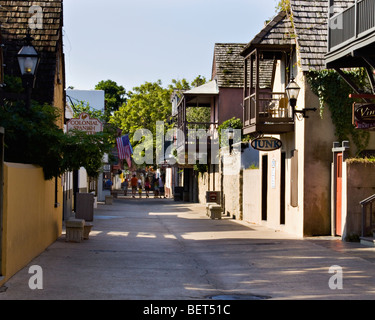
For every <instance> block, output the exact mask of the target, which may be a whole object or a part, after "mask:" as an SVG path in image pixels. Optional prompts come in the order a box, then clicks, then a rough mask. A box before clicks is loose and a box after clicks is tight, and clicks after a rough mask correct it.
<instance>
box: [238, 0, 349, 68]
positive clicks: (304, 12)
mask: <svg viewBox="0 0 375 320" xmlns="http://www.w3.org/2000/svg"><path fill="white" fill-rule="evenodd" d="M353 2H354V0H347V1H335V3H334V5H335V7H334V11H335V12H337V11H340V10H342V9H345V8H347V7H348V6H350V5H352V4H353ZM290 5H291V12H290V13H291V15H290V13H289V14H287V13H286V12H280V13H278V14H277V15H276V16H275V17H274V18H273V19H272V20H271V21H270V22H269V23H268V24H267V25H266V26H265V27H264V28H263V29H262V30H261V32H259V33H258V34H257V35H256V36H255V37H254V39H253V40H252V41H250V42H249V43H248V44H247V45H246V47H245V48H244V51H243V52H242V54H243V55H246V54H247V53H248V52H249V50H251V48H252V47H253V46H255V45H289V44H290V45H293V44H294V45H295V44H297V47H298V48H299V54H300V65H301V68H302V70H303V71H309V70H311V69H315V70H321V69H324V68H325V58H324V55H325V54H326V53H327V18H328V1H327V0H310V1H307V0H301V1H300V0H290ZM291 16H292V20H291V18H290V17H291ZM291 21H293V25H294V28H293V26H292V23H291ZM296 41H297V43H296Z"/></svg>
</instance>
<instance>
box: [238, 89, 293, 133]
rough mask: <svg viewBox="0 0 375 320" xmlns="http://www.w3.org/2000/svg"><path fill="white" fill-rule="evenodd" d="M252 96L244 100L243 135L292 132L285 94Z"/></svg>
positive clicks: (291, 121)
mask: <svg viewBox="0 0 375 320" xmlns="http://www.w3.org/2000/svg"><path fill="white" fill-rule="evenodd" d="M256 96H257V95H256V94H255V93H254V94H252V95H251V96H249V97H246V98H245V101H244V102H245V104H244V128H243V133H244V134H249V133H254V132H258V133H275V134H280V133H286V132H290V131H293V130H294V121H293V114H292V108H291V107H290V106H289V104H288V98H287V97H286V94H285V93H281V92H272V93H261V94H259V97H258V98H256Z"/></svg>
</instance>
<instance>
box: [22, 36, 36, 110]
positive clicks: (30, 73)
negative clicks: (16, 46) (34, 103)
mask: <svg viewBox="0 0 375 320" xmlns="http://www.w3.org/2000/svg"><path fill="white" fill-rule="evenodd" d="M24 40H25V42H26V44H25V45H24V46H23V47H22V48H21V50H20V51H19V52H18V55H17V59H18V64H19V67H20V71H21V76H22V82H23V85H24V87H25V90H26V108H27V109H29V108H30V101H31V91H32V89H33V88H34V84H35V73H36V70H37V68H38V64H39V54H38V53H37V51H36V50H35V48H34V47H33V45H32V44H31V41H32V40H33V38H32V37H31V36H30V34H27V36H26V38H25V39H24Z"/></svg>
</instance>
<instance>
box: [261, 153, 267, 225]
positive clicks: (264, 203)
mask: <svg viewBox="0 0 375 320" xmlns="http://www.w3.org/2000/svg"><path fill="white" fill-rule="evenodd" d="M267 200H268V155H264V156H262V220H264V221H267Z"/></svg>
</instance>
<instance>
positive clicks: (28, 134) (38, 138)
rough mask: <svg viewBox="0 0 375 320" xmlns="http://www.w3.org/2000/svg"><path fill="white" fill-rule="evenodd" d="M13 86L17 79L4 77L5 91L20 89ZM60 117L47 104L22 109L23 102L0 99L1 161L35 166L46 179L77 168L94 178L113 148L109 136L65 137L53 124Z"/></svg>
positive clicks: (53, 108)
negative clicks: (2, 151) (3, 148)
mask: <svg viewBox="0 0 375 320" xmlns="http://www.w3.org/2000/svg"><path fill="white" fill-rule="evenodd" d="M17 83H19V81H17V79H14V78H7V79H6V84H7V86H6V90H8V91H9V92H17V91H19V90H21V89H20V87H19V86H18V85H17ZM60 117H61V115H60V114H59V113H58V111H57V108H55V107H53V106H51V105H48V104H43V105H41V104H39V103H38V102H36V101H32V105H31V108H30V109H29V110H25V104H24V102H23V101H11V100H3V101H2V104H1V107H0V126H1V127H4V129H5V132H6V134H5V150H4V157H5V161H8V162H18V163H29V164H35V165H39V166H41V167H42V168H43V171H44V176H45V179H46V180H50V179H52V178H53V177H57V176H60V175H61V174H62V173H64V172H65V171H67V170H74V169H79V168H80V167H85V168H86V170H87V171H88V174H89V175H90V176H96V175H97V174H98V173H99V170H100V169H101V167H102V162H101V161H102V159H103V155H104V153H106V152H108V151H109V150H110V148H111V147H112V145H113V144H112V143H111V141H110V139H109V138H110V135H109V134H108V133H98V134H95V135H91V136H90V135H87V134H86V133H83V132H77V133H76V134H65V133H64V132H63V130H62V129H61V128H60V127H59V126H58V125H57V120H58V119H59V118H60Z"/></svg>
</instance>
